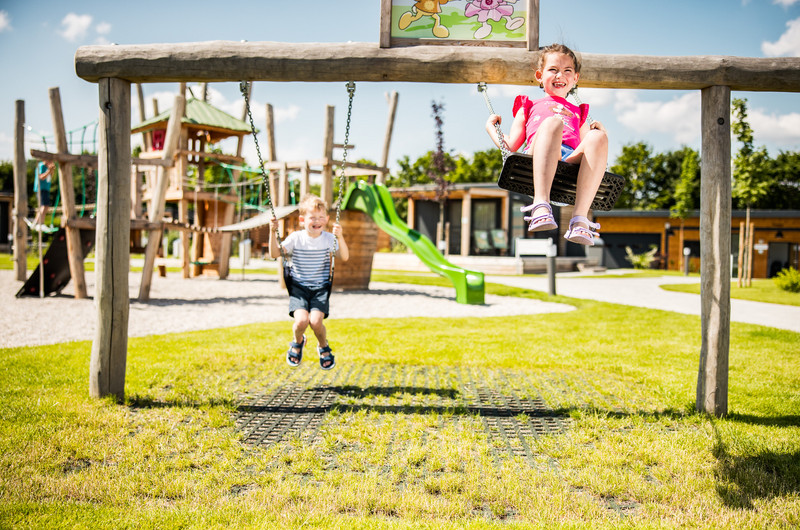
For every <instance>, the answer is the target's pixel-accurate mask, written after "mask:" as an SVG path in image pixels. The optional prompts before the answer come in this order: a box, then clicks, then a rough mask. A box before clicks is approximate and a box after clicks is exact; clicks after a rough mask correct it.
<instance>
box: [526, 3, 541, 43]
mask: <svg viewBox="0 0 800 530" xmlns="http://www.w3.org/2000/svg"><path fill="white" fill-rule="evenodd" d="M538 49H539V0H528V51H532V52H533V51H536V50H538Z"/></svg>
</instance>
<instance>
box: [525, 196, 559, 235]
mask: <svg viewBox="0 0 800 530" xmlns="http://www.w3.org/2000/svg"><path fill="white" fill-rule="evenodd" d="M539 208H545V209H546V210H547V212H546V213H542V214H539V215H534V214H535V213H536V210H537V209H539ZM520 211H521V212H531V214H530V215H529V216H527V217H523V219H524V220H525V221H530V225H529V226H528V232H543V231H544V230H555V229H556V228H558V225H557V224H556V219H555V217H553V208H552V207H551V206H550V204H549V203H546V202H534V203H533V204H529V205H528V206H523V207H522V208H520Z"/></svg>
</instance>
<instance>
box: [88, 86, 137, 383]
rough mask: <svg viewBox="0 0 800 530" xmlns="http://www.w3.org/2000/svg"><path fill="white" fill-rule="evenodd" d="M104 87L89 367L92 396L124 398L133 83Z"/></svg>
mask: <svg viewBox="0 0 800 530" xmlns="http://www.w3.org/2000/svg"><path fill="white" fill-rule="evenodd" d="M98 88H99V92H100V101H99V104H100V125H99V130H100V146H99V153H98V180H99V182H98V189H97V225H96V230H97V235H96V244H95V255H96V262H95V263H96V277H97V293H96V295H95V304H96V306H97V331H96V332H95V338H94V342H92V353H91V359H90V363H89V364H90V368H89V393H90V394H91V396H93V397H104V396H108V395H114V396H116V397H117V398H118V399H122V398H123V397H124V395H125V367H126V363H127V357H128V312H129V310H130V299H129V296H128V271H129V260H130V247H129V245H128V241H129V237H130V224H131V219H130V208H129V206H128V205H129V204H130V201H131V197H130V189H131V187H130V170H131V133H130V130H131V84H130V83H129V82H128V81H124V80H122V79H113V78H111V79H101V80H100V81H99V83H98Z"/></svg>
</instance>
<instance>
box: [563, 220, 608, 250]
mask: <svg viewBox="0 0 800 530" xmlns="http://www.w3.org/2000/svg"><path fill="white" fill-rule="evenodd" d="M578 223H586V225H587V226H588V228H587V227H586V226H581V225H579V224H578ZM593 230H600V223H593V222H591V221H590V220H589V219H587V218H586V217H584V216H582V215H576V216H575V217H573V218H572V219H570V220H569V230H567V233H566V234H564V239H566V240H567V241H572V242H573V243H578V244H579V245H586V246H589V247H592V246H594V238H596V237H598V236H599V235H600V234H598V233H597V232H594V231H593Z"/></svg>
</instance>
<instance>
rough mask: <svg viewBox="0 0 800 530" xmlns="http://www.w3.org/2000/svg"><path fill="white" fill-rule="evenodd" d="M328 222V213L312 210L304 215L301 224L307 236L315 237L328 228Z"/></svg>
mask: <svg viewBox="0 0 800 530" xmlns="http://www.w3.org/2000/svg"><path fill="white" fill-rule="evenodd" d="M328 220H329V217H328V212H326V211H325V210H313V211H311V212H308V213H307V214H306V215H304V216H303V217H302V219H301V222H302V223H303V225H304V226H305V229H306V231H307V232H308V235H310V236H311V237H317V236H319V235H320V234H321V233H322V231H323V230H325V227H326V226H328Z"/></svg>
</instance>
